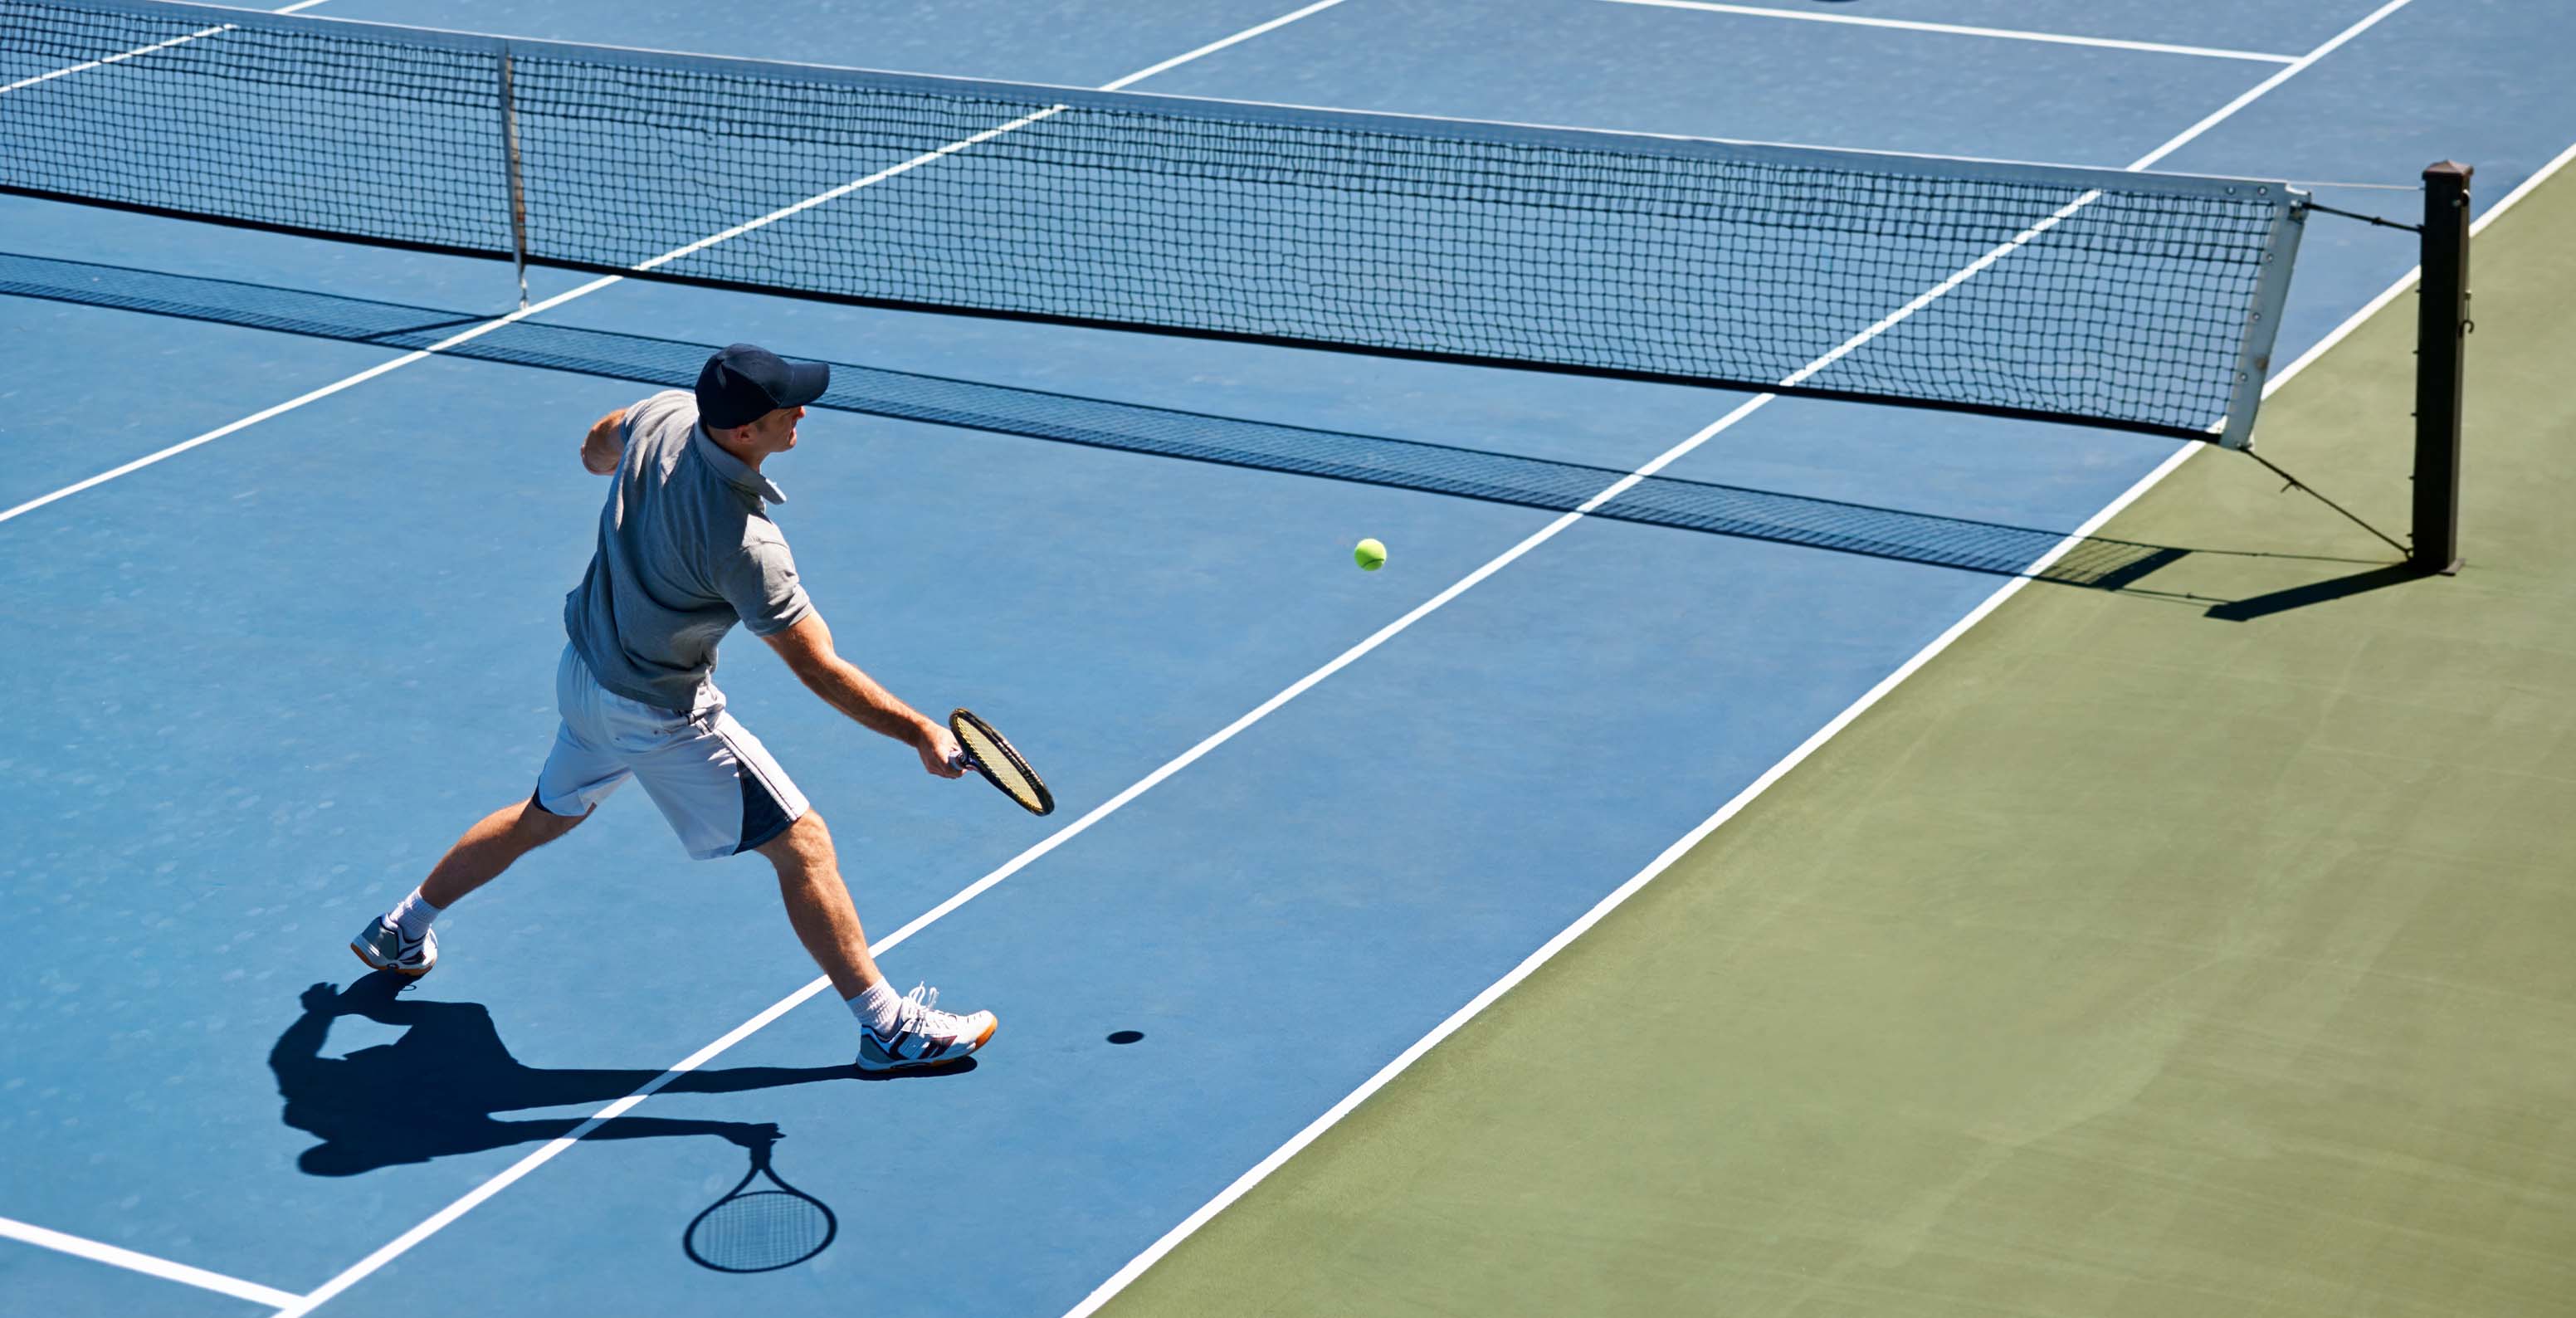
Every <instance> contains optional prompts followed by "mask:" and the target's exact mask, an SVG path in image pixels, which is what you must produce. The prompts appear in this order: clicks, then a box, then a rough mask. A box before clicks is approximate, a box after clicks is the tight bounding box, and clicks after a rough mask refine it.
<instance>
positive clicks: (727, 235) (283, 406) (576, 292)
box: [0, 0, 1342, 522]
mask: <svg viewBox="0 0 2576 1318" xmlns="http://www.w3.org/2000/svg"><path fill="white" fill-rule="evenodd" d="M321 3H324V0H299V3H297V4H294V5H290V6H288V7H287V8H286V9H281V10H278V11H276V12H278V13H289V12H292V11H294V10H297V9H305V8H310V7H311V6H313V5H317V4H321ZM1341 3H1342V0H1314V2H1313V3H1311V4H1308V5H1306V6H1304V7H1303V8H1299V9H1294V10H1291V11H1289V12H1288V13H1285V14H1282V15H1280V16H1279V17H1277V18H1273V19H1271V20H1269V21H1268V22H1265V23H1260V24H1256V25H1254V26H1252V27H1248V28H1245V29H1244V30H1242V31H1240V32H1237V33H1235V34H1234V35H1232V36H1229V37H1221V38H1219V39H1217V40H1215V41H1211V42H1209V43H1207V44H1206V45H1204V46H1200V47H1198V48H1197V49H1195V50H1191V51H1188V52H1185V53H1183V54H1180V55H1175V56H1173V57H1172V58H1170V59H1167V60H1164V61H1162V62H1160V63H1158V64H1151V65H1147V66H1146V67H1145V68H1142V69H1139V70H1137V71H1136V72H1134V73H1130V74H1128V75H1126V76H1125V77H1123V78H1120V79H1118V80H1117V81H1115V82H1112V83H1109V84H1107V85H1106V86H1104V87H1102V88H1101V89H1100V90H1103V91H1117V90H1120V89H1122V88H1124V87H1127V86H1129V85H1130V84H1133V83H1135V82H1137V81H1139V80H1141V79H1144V78H1147V77H1151V76H1153V75H1154V74H1157V73H1162V72H1165V71H1168V70H1170V69H1175V68H1178V67H1180V66H1181V65H1183V64H1187V63H1189V62H1190V61H1192V60H1196V59H1201V58H1204V57H1206V56H1209V55H1213V54H1215V53H1216V52H1218V51H1220V50H1224V49H1225V48H1227V47H1229V46H1232V45H1235V44H1237V43H1239V42H1244V41H1249V40H1251V39H1252V38H1254V37H1257V36H1260V35H1262V34H1263V33H1266V32H1271V31H1274V30H1276V29H1278V28H1281V27H1285V26H1287V25H1288V24H1290V23H1294V22H1296V21H1298V20H1299V19H1303V18H1306V17H1309V16H1311V15H1314V14H1318V13H1321V12H1323V11H1324V10H1327V9H1330V8H1332V7H1334V6H1336V5H1338V4H1341ZM228 30H230V29H229V28H215V29H209V30H208V31H209V32H218V31H228ZM196 35H197V36H203V35H207V34H206V33H199V34H196ZM195 39H196V36H190V37H186V38H182V39H181V40H190V41H193V40H195ZM175 44H177V42H176V41H170V42H162V43H159V45H155V46H151V47H145V48H143V49H145V50H158V49H161V48H162V47H163V46H169V45H175ZM135 53H138V52H127V55H128V56H130V55H132V54H135ZM115 58H124V57H122V56H120V57H115ZM112 62H114V61H113V59H107V60H98V61H93V62H92V63H90V64H87V65H83V66H79V67H78V68H74V69H58V70H56V71H54V72H53V73H50V74H47V75H45V77H47V78H52V77H60V76H62V75H63V74H64V73H69V72H77V71H79V69H80V68H97V67H99V66H100V65H102V64H107V63H112ZM41 80H42V79H38V81H41ZM1064 109H1065V107H1064V106H1061V105H1058V106H1054V107H1051V108H1049V109H1045V110H1040V111H1038V112H1037V113H1035V114H1029V115H1023V116H1021V117H1020V118H1018V119H1015V120H1012V121H1011V122H1009V123H1006V124H1002V125H999V126H997V127H994V128H989V129H986V130H985V131H983V132H981V133H977V134H975V135H974V136H972V137H968V138H964V139H961V140H959V141H955V142H951V143H949V144H948V145H946V146H944V147H940V148H939V149H937V150H934V151H925V152H923V153H922V154H920V155H918V156H914V157H913V158H912V159H910V160H906V161H904V162H903V163H901V164H899V165H893V166H890V167H888V168H886V169H882V170H879V171H877V172H876V173H874V174H870V175H868V176H867V177H865V178H862V179H857V180H854V181H852V182H849V183H844V184H842V185H840V186H839V187H836V188H833V189H830V190H829V191H826V192H823V193H819V194H817V195H815V196H812V197H808V198H806V199H805V200H803V201H800V202H796V203H794V204H792V205H788V206H782V207H780V208H779V209H777V210H774V211H771V212H770V213H768V214H767V215H763V216H760V217H759V218H757V219H754V220H750V221H747V222H745V223H742V224H737V225H735V226H733V227H732V228H730V229H726V230H724V231H722V232H720V233H716V234H712V235H709V236H708V237H705V238H700V239H698V240H696V241H694V242H691V243H688V244H686V245H684V246H681V247H676V248H673V249H672V250H670V251H667V252H664V253H662V254H661V255H659V256H655V257H650V258H647V259H645V260H643V261H639V262H637V263H635V264H634V265H632V266H629V267H628V269H630V270H636V271H644V270H652V269H656V268H659V267H661V266H663V265H666V264H668V263H670V262H672V261H676V260H678V259H680V258H681V257H684V256H688V255H691V254H693V253H696V252H700V251H704V250H706V249H707V248H709V247H713V246H715V245H716V244H717V243H720V242H726V241H730V240H731V239H735V238H739V237H741V236H742V235H744V234H746V233H749V232H751V231H752V230H754V229H758V228H760V227H762V226H763V225H767V224H774V223H776V222H777V221H779V220H783V219H785V218H787V217H788V216H791V215H795V214H798V213H801V212H803V211H806V210H810V209H812V208H813V207H816V206H819V205H822V204H824V203H826V202H830V201H836V200H838V199H840V198H842V197H845V196H848V195H849V194H850V193H852V192H855V191H857V190H858V189H860V188H863V187H867V186H870V185H871V184H876V183H881V182H884V181H885V180H887V179H890V178H893V177H894V176H896V175H898V174H902V173H905V172H907V171H909V170H912V169H916V168H919V167H920V166H922V165H926V164H929V163H930V162H932V161H934V160H940V159H944V158H946V157H948V156H951V155H954V154H956V153H957V152H959V151H962V150H964V149H966V148H967V147H970V146H974V145H976V144H978V143H982V142H988V141H991V140H992V139H994V138H996V137H999V136H1001V135H1002V134H1004V133H1007V132H1012V131H1015V130H1017V129H1021V128H1025V127H1027V126H1028V125H1030V124H1033V123H1036V122H1037V121H1039V120H1041V119H1044V118H1047V117H1048V116H1050V115H1054V114H1059V113H1061V112H1063V110H1064ZM625 278H626V277H625V276H624V275H602V276H600V277H599V278H597V279H594V280H592V281H590V282H589V283H587V284H582V285H580V286H578V287H576V288H573V289H571V290H568V291H566V292H562V293H557V294H555V295H554V296H553V297H550V298H547V299H545V300H544V301H542V302H539V303H537V304H535V305H534V306H525V307H521V308H519V309H518V310H517V311H513V312H510V313H509V314H507V315H503V316H499V317H496V318H494V319H492V320H489V321H486V322H484V323H483V324H480V325H477V326H475V327H473V328H472V329H468V330H465V331H463V332H461V333H458V334H454V335H450V336H449V337H447V338H444V339H441V340H439V341H438V342H436V343H433V344H431V345H429V346H428V347H426V348H420V349H416V350H414V351H412V352H409V353H405V354H404V355H402V356H400V357H396V358H394V359H392V360H391V361H384V362H378V363H377V364H375V365H374V366H371V367H369V368H367V369H366V370H363V371H360V372H358V373H357V374H355V375H351V376H348V377H346V378H344V379H340V380H336V381H333V382H332V383H330V384H326V385H323V386H322V387H320V388H318V389H314V390H311V391H310V392H307V393H304V394H300V395H298V396H296V397H294V398H290V399H288V400H286V401H285V402H283V403H278V404H274V405H272V406H269V407H265V408H262V409H260V410H259V411H257V412H253V413H252V414H250V415H249V416H246V417H243V418H241V419H240V420H238V421H234V422H231V423H229V424H227V425H222V426H218V427H216V428H215V429H213V430H209V431H207V432H205V433H204V434H201V435H197V436H194V437H192V438H189V439H184V440H181V441H180V442H178V443H176V444H172V445H170V446H169V447H167V448H164V449H161V450H158V451H157V452H152V453H147V454H144V455H143V456H142V457H139V458H136V459H133V460H132V461H130V462H125V463H122V464H119V465H118V466H114V467H111V468H109V469H107V470H106V471H102V472H100V473H98V474H96V475H94V476H90V477H88V478H86V479H83V480H78V481H74V482H73V483H71V484H69V485H66V486H64V487H62V488H61V489H58V490H55V491H53V492H51V493H48V494H42V495H38V496H37V497H35V498H33V499H29V500H27V501H26V502H24V503H21V504H18V505H17V506H15V507H12V508H8V509H0V522H9V521H13V520H15V519H17V518H19V517H22V516H24V515H26V514H28V513H31V512H34V511H35V510H37V509H39V508H42V507H44V506H46V505H47V504H51V503H55V502H58V501H60V500H63V499H68V498H70V497H71V496H73V495H75V494H78V493H80V492H81V491H83V490H87V489H92V488H95V487H97V486H100V485H104V484H106V483H107V482H109V481H112V480H115V479H117V478H118V477H120V476H125V475H129V474H131V473H133V472H137V471H140V470H142V469H143V468H145V467H149V466H152V465H154V464H156V463H160V462H163V461H166V460H168V459H170V458H174V457H177V456H178V455H180V454H182V453H185V452H187V451H189V450H191V449H194V448H199V447H202V446H204V445H207V444H211V443H213V442H214V441H216V440H218V439H222V438H223V437H224V436H226V435H230V434H233V433H235V432H236V431H240V430H242V429H245V428H247V427H250V426H254V425H257V424H259V423H260V422H262V421H266V420H268V419H269V418H271V417H275V416H280V415H283V414H284V413H287V412H292V411H294V410H295V409H297V408H299V407H303V406H304V405H306V404H308V403H313V402H318V401H320V400H322V399H324V398H328V397H330V396H331V395H333V394H336V393H338V392H340V391H341V390H343V389H347V388H350V387H352V386H354V385H360V384H364V383H366V382H367V381H369V380H372V379H374V378H376V377H377V376H380V375H383V374H385V373H386V372H388V371H397V370H400V369H402V368H403V367H406V366H409V365H411V364H413V363H414V362H418V361H421V360H423V359H425V358H428V357H434V356H436V355H438V354H439V353H441V352H443V351H445V350H447V349H449V348H452V347H455V346H456V345H457V344H460V343H464V342H467V341H469V340H472V339H477V338H480V337H482V336H483V335H486V334H489V333H491V332H492V331H494V330H497V329H500V328H502V327H503V326H505V325H511V324H515V323H517V322H519V321H522V320H525V319H527V318H528V317H530V316H533V315H536V314H537V313H539V312H541V311H549V310H552V309H554V308H555V307H559V306H561V305H563V304H564V303H566V302H570V301H572V300H573V299H575V298H579V297H587V296H589V295H590V294H592V293H596V292H598V291H599V290H601V289H603V288H607V287H609V286H610V285H612V284H619V283H623V282H625Z"/></svg>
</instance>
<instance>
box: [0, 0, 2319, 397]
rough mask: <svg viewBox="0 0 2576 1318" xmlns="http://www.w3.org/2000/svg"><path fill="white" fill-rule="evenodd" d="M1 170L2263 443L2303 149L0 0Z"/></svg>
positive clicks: (1049, 300) (746, 274)
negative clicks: (2199, 148) (1159, 91)
mask: <svg viewBox="0 0 2576 1318" xmlns="http://www.w3.org/2000/svg"><path fill="white" fill-rule="evenodd" d="M0 190H5V191H8V192H14V193H19V194H23V195H30V196H38V197H46V198H54V199H62V200H71V201H79V202H85V203H92V204H100V205H108V206H116V207H122V208H126V209H133V210H141V211H146V212H151V213H156V214H170V215H181V216H187V217H191V218H206V219H214V220H220V221H223V222H227V223H233V224H240V225H247V226H252V227H257V228H264V229H273V230H280V231H285V232H291V233H303V234H313V235H319V236H325V237H333V238H346V239H354V240H359V241H366V242H374V243H381V244H387V245H393V246H400V247H408V248H416V249H422V250H428V251H436V252H447V253H457V254H465V255H474V256H492V257H503V258H516V259H520V260H523V261H525V262H528V263H532V264H539V265H548V266H556V267H563V268H570V269H577V270H587V271H601V272H615V273H622V274H628V275H639V276H643V277H648V278H656V279H666V280H676V281H680V282H687V283H698V284H708V285H715V286H719V287H729V288H746V289H754V290H760V291H769V292H781V293H790V294H795V295H800V296H808V297H818V298H824V299H828V300H833V301H843V302H852V303H859V304H863V305H869V306H884V307H896V308H906V309H927V310H936V311H944V312H962V313H968V314H980V315H994V316H1004V317H1011V318H1018V319H1028V320H1038V321H1048V322H1061V323H1071V324H1080V325H1094V326H1105V327H1112V328H1120V329H1137V330H1147V331H1153V332H1158V333H1168V334H1182V335H1191V336H1200V337H1213V338H1223V339H1236V340H1247V341H1253V342H1262V343H1281V344H1291V345H1297V346H1307V347H1322V348H1332V349H1339V350H1345V351H1356V352H1365V353H1377V354H1386V355H1395V356H1404V357H1415V358H1426V359H1431V360H1438V361H1453V362H1467V363H1476V364H1488V365H1500V366H1510V367H1518V368H1525V369H1539V370H1557V371H1568V372H1575V373H1581V374H1592V375H1604V376H1613V377H1620V378H1632V379H1647V380H1658V381H1672V382H1681V383H1693V384H1714V385H1725V386H1734V387H1750V388H1758V389H1765V390H1771V391H1774V392H1781V393H1792V394H1806V395H1818V396H1826V397H1852V398H1865V399H1871V400H1877V401H1885V402H1896V403H1905V404H1912V405H1918V406H1928V407H1944V408H1959V409H1966V410H1972V411H1979V412H1988V413H1996V414H2001V415H2008V416H2023V417H2040V418H2049V419H2066V420H2078V421H2084V422H2088V423H2091V424H2096V425H2105V426H2111V427H2116V428H2122V429H2129V430H2140V431H2147V432H2151V433H2158V434H2170V435H2177V436H2187V437H2194V438H2215V439H2219V440H2222V441H2223V442H2226V443H2229V444H2231V445H2241V444H2243V443H2244V442H2246V440H2247V438H2248V437H2249V435H2250V428H2251V425H2252V421H2253V414H2254V407H2255V404H2256V402H2257V401H2258V400H2259V398H2260V392H2261V385H2262V380H2263V376H2264V373H2265V370H2266V368H2267V366H2268V358H2269V354H2270V350H2271V341H2272V336H2273V332H2274V330H2275V328H2276V327H2277V325H2278V323H2279V318H2280V317H2279V311H2280V307H2281V303H2282V300H2283V298H2284V297H2285V296H2286V293H2287V287H2288V281H2289V275H2290V269H2291V266H2292V264H2293V259H2294V257H2295V253H2296V249H2297V242H2298V237H2299V233H2300V230H2301V228H2302V222H2303V219H2304V214H2305V209H2304V199H2303V197H2302V196H2301V195H2300V194H2298V193H2296V192H2295V191H2293V190H2291V189H2289V188H2287V187H2286V186H2284V185H2283V184H2281V183H2278V182H2272V181H2262V180H2244V179H2212V178H2198V177H2186V176H2174V175H2149V174H2139V173H2129V172H2122V171H2113V170H2092V169H2080V168H2069V167H2059V166H2038V165H2015V164H2001V163H1993V162H1979V161H1964V160H1954V159H1938V158H1922V157H1907V156H1895V155H1881V154H1873V153H1865V152H1848V151H1828V150H1820V149H1813V148H1802V147H1784V146H1772V145H1761V144H1747V143H1736V142H1723V141H1715V140H1708V139H1690V138H1674V137H1657V136H1648V135H1640V134H1623V133H1608V132H1594V131H1584V130H1571V129H1553V128H1538V127H1529V126H1522V125H1505V124H1491V123H1481V122H1467V121H1455V120H1434V119H1419V118H1409V117H1404V116H1394V115H1378V114H1362V113H1354V112H1347V111H1333V110H1316V109H1306V108H1298V107H1284V106H1271V105H1255V104H1246V103H1238V102H1223V101H1208V100H1195V99H1188V98H1179V97H1164V96H1151V95H1142V94H1136V93H1124V92H1096V91H1077V90H1072V89H1066V88H1055V87H1038V86H1027V85H1018V84H1007V83H993V82H975V81H966V80H958V79H947V78H933V77H924V76H917V75H906V74H888V73H876V72H867V71H857V70H846V69H830V68H818V67H810V66H802V65H788V64H775V63H764V62H754V61H742V60H729V59H717V58H710V57H703V56H688V55H671V54H663V53H657V52H640V51H629V50H618V49H609V48H601V47H588V46H575V45H568V44H563V43H552V42H538V41H523V40H519V39H515V38H512V39H502V38H496V37H487V36H476V35H468V34H459V33H445V32H432V31H425V30H420V29H411V28H397V27H389V26H384V25H377V24H368V23H357V22H349V21H344V20H338V19H327V18H318V17H305V16H293V17H288V16H278V15H270V14H262V13H257V12H254V11H247V10H236V9H227V8H219V7H213V6H205V5H195V4H181V3H165V2H162V0H0Z"/></svg>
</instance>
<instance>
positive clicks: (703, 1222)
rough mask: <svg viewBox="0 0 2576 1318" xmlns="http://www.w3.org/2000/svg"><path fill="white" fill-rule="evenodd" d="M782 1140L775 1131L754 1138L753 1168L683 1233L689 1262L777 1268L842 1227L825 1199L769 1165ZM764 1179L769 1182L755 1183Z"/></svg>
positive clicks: (809, 1252) (808, 1253)
mask: <svg viewBox="0 0 2576 1318" xmlns="http://www.w3.org/2000/svg"><path fill="white" fill-rule="evenodd" d="M777 1143H778V1141H777V1139H776V1138H775V1137H772V1138H768V1139H762V1140H758V1141H755V1142H754V1143H753V1144H752V1146H751V1170H750V1171H747V1172H744V1173H743V1175H742V1180H741V1181H739V1182H737V1183H736V1184H735V1185H734V1187H733V1189H732V1190H731V1191H729V1192H727V1193H726V1195H725V1197H724V1198H722V1199H719V1200H717V1201H715V1202H714V1203H712V1204H709V1205H708V1206H707V1208H706V1210H705V1211H703V1212H701V1213H699V1214H698V1215H697V1216H696V1217H695V1218H693V1219H691V1220H690V1222H689V1229H688V1232H687V1233H686V1234H684V1235H683V1236H681V1237H680V1248H681V1249H683V1250H685V1251H686V1252H687V1253H688V1256H689V1261H690V1262H692V1263H695V1264H697V1265H698V1266H699V1267H702V1268H712V1269H714V1270H716V1271H718V1272H775V1271H777V1270H778V1269H780V1268H792V1267H794V1266H796V1265H797V1264H799V1263H802V1262H804V1261H805V1260H807V1259H810V1258H812V1257H814V1256H815V1255H817V1254H820V1253H822V1252H823V1251H824V1249H825V1248H827V1247H828V1246H830V1245H831V1243H832V1238H833V1237H835V1236H837V1235H839V1234H840V1233H841V1224H840V1220H839V1219H838V1218H835V1217H833V1216H832V1210H831V1209H830V1208H827V1207H825V1206H824V1204H823V1201H822V1200H820V1199H817V1198H815V1197H814V1196H812V1195H810V1194H807V1193H805V1192H804V1191H802V1190H799V1189H797V1188H796V1187H794V1186H792V1185H789V1184H788V1183H787V1182H785V1181H782V1180H780V1179H778V1173H776V1172H774V1171H772V1170H770V1167H769V1154H770V1150H772V1149H774V1148H776V1147H777ZM764 1179H766V1181H767V1182H768V1184H766V1185H758V1186H757V1188H755V1186H756V1185H757V1183H758V1182H760V1181H762V1180H764Z"/></svg>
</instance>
